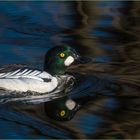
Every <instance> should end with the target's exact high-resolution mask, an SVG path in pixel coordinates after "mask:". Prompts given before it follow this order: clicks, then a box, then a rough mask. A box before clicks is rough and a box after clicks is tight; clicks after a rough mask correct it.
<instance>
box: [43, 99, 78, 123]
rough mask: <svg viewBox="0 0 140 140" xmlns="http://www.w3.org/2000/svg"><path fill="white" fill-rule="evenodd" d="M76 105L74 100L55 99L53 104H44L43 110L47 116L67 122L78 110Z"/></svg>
mask: <svg viewBox="0 0 140 140" xmlns="http://www.w3.org/2000/svg"><path fill="white" fill-rule="evenodd" d="M79 108H80V105H78V104H77V103H76V102H75V101H74V100H71V99H67V97H63V98H60V99H56V100H54V101H53V102H52V101H51V102H47V103H46V104H45V110H46V114H47V116H49V117H50V118H52V119H55V120H58V121H69V120H70V119H72V118H73V117H74V115H75V113H76V112H77V111H78V110H79Z"/></svg>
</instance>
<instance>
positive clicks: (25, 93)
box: [0, 45, 79, 104]
mask: <svg viewBox="0 0 140 140" xmlns="http://www.w3.org/2000/svg"><path fill="white" fill-rule="evenodd" d="M78 57H79V55H78V54H77V52H76V51H75V50H74V49H72V48H71V47H69V46H66V45H62V46H56V47H54V48H52V49H50V50H49V51H48V52H47V54H46V55H45V62H44V70H40V69H36V68H31V67H29V66H27V65H22V64H13V65H12V64H11V65H4V66H1V67H0V102H1V103H5V102H10V101H18V102H20V101H21V102H24V103H34V104H37V103H41V102H47V101H51V100H52V99H57V98H60V97H63V96H65V95H67V93H68V92H69V91H70V90H71V88H72V86H73V84H74V77H73V76H72V75H68V74H65V70H66V69H67V67H69V66H70V65H71V64H72V63H74V61H75V60H76V59H77V58H78Z"/></svg>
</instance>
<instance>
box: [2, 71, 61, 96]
mask: <svg viewBox="0 0 140 140" xmlns="http://www.w3.org/2000/svg"><path fill="white" fill-rule="evenodd" d="M16 72H17V73H16ZM29 72H31V70H28V69H25V70H24V71H22V72H20V70H19V71H18V70H16V71H14V72H9V73H1V74H0V87H1V88H4V89H7V90H11V91H21V92H26V91H29V90H30V91H34V92H39V93H45V92H51V91H52V90H54V89H55V88H56V87H57V85H58V81H57V78H56V77H53V76H51V75H50V74H48V73H47V72H41V71H39V70H34V71H33V72H31V73H29ZM43 78H46V79H51V81H50V82H44V80H43Z"/></svg>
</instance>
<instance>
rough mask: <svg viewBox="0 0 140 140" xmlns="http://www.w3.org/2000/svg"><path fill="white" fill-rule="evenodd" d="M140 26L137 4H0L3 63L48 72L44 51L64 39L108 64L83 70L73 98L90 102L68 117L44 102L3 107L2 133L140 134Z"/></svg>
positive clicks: (30, 135) (28, 135) (8, 135)
mask: <svg viewBox="0 0 140 140" xmlns="http://www.w3.org/2000/svg"><path fill="white" fill-rule="evenodd" d="M139 23H140V2H136V1H135V2H123V1H118V2H109V1H108V2H103V1H100V2H96V1H94V2H91V1H89V2H88V1H86V2H81V1H77V2H70V1H69V2H60V1H59V2H57V1H53V2H51V1H48V2H47V1H46V2H0V65H4V64H10V63H12V64H14V63H24V64H28V65H31V66H34V67H37V68H41V69H43V62H44V55H45V53H46V52H47V51H48V50H49V49H50V48H52V47H53V46H54V45H60V44H69V45H71V46H72V47H73V48H76V49H77V50H78V51H79V53H80V54H81V55H86V56H90V57H94V58H96V60H99V61H102V63H103V65H101V66H98V65H87V66H86V69H84V72H83V71H82V73H84V76H83V78H84V80H83V81H82V83H81V84H79V86H78V87H77V88H76V89H74V91H73V95H71V96H72V97H73V98H76V99H77V100H78V101H79V100H81V101H82V100H84V104H83V106H82V108H81V109H80V110H79V111H78V112H77V113H76V114H75V116H74V117H73V118H72V119H71V120H70V121H56V120H53V119H51V118H49V117H47V116H46V113H45V109H44V104H39V105H25V104H19V103H8V104H2V105H0V138H1V139H3V138H140V97H139V91H140V89H139V88H140V77H139V76H140V75H139V74H140V72H139V70H140V69H139V68H140V64H139V61H140V47H139V46H140V26H139ZM109 62H119V63H122V64H121V65H120V66H117V67H115V66H113V65H111V66H110V65H109V66H108V65H106V64H108V63H109ZM104 65H105V66H104ZM81 69H82V68H81V67H80V68H79V69H77V72H78V71H81ZM104 69H105V71H107V74H104V72H103V73H98V72H97V71H102V70H104ZM95 71H96V72H95ZM112 75H117V78H118V79H119V80H118V83H117V87H120V88H116V86H115V87H114V84H112V80H113V78H112ZM97 77H98V78H99V79H100V78H101V79H103V80H99V79H98V78H97ZM108 85H110V86H108ZM115 85H116V83H115ZM107 86H108V87H107ZM118 95H119V96H118Z"/></svg>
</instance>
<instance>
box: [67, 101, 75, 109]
mask: <svg viewBox="0 0 140 140" xmlns="http://www.w3.org/2000/svg"><path fill="white" fill-rule="evenodd" d="M65 105H66V107H67V108H68V109H69V110H73V109H74V108H75V106H76V103H75V101H73V100H71V99H69V100H67V101H66V103H65Z"/></svg>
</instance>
